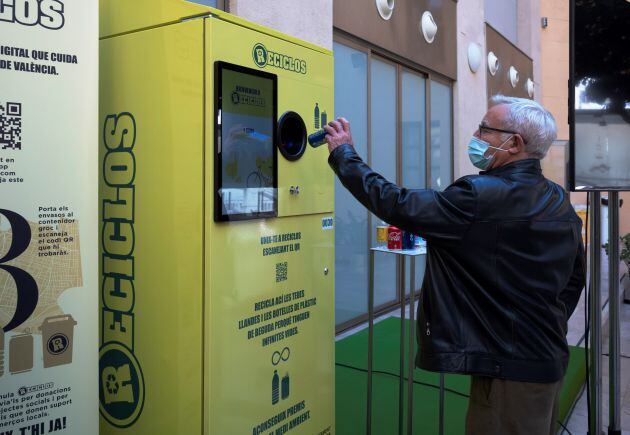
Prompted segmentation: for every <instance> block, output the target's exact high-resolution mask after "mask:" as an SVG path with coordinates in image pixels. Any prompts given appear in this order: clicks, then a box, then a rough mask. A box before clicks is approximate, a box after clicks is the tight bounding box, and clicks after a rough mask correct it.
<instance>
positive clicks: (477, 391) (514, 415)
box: [466, 376, 562, 435]
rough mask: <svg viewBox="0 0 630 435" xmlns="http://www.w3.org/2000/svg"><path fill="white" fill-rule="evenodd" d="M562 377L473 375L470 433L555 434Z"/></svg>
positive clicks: (495, 434)
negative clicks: (519, 379) (551, 380)
mask: <svg viewBox="0 0 630 435" xmlns="http://www.w3.org/2000/svg"><path fill="white" fill-rule="evenodd" d="M561 389H562V381H561V380H560V381H558V382H554V383H550V384H539V383H533V382H516V381H507V380H504V379H496V378H488V377H482V376H473V377H472V382H471V385H470V401H469V404H468V414H467V416H466V435H555V434H556V433H557V432H558V427H559V425H558V423H557V421H558V403H559V399H560V390H561Z"/></svg>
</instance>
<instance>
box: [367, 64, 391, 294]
mask: <svg viewBox="0 0 630 435" xmlns="http://www.w3.org/2000/svg"><path fill="white" fill-rule="evenodd" d="M371 67H372V68H371V74H372V77H371V93H372V94H371V106H370V107H371V109H372V114H371V115H372V116H371V118H372V119H371V120H370V122H371V127H372V129H371V133H372V167H373V168H374V170H375V171H377V172H378V173H380V174H381V175H382V176H384V177H385V178H387V179H388V180H390V181H392V182H396V67H395V66H394V65H391V64H389V63H385V62H381V61H379V60H373V61H372V65H371ZM378 223H379V219H378V218H377V217H376V216H373V218H372V225H371V231H372V234H373V240H374V241H375V240H376V226H377V225H378ZM395 300H396V258H395V257H394V256H393V255H383V254H381V255H376V259H375V271H374V304H375V306H379V305H382V304H385V303H387V302H393V301H395Z"/></svg>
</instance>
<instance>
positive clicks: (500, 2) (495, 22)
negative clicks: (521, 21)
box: [482, 0, 529, 44]
mask: <svg viewBox="0 0 630 435" xmlns="http://www.w3.org/2000/svg"><path fill="white" fill-rule="evenodd" d="M527 1H529V0H518V1H517V0H485V5H484V3H482V7H484V6H485V15H486V17H485V19H486V21H487V22H488V23H489V24H490V25H491V26H492V27H494V28H495V29H497V30H498V31H499V33H501V34H502V35H503V36H505V37H506V38H507V39H509V40H510V41H511V42H512V43H513V44H516V43H517V41H518V26H517V16H518V13H517V9H518V8H519V7H520V4H521V3H524V2H527ZM517 4H518V6H517ZM519 18H520V17H519Z"/></svg>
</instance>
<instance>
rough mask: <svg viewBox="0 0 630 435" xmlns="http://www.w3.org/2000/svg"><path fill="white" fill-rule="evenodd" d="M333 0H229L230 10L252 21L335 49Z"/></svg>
mask: <svg viewBox="0 0 630 435" xmlns="http://www.w3.org/2000/svg"><path fill="white" fill-rule="evenodd" d="M338 1H340V0H338ZM341 1H342V0H341ZM332 2H333V0H230V2H229V3H230V4H229V11H230V13H232V14H234V15H238V16H240V17H242V18H245V19H247V20H249V21H253V22H255V23H258V24H263V25H265V26H268V27H271V28H273V29H276V30H278V31H280V32H283V33H286V34H288V35H291V36H295V37H297V38H301V39H304V40H306V41H308V42H311V43H313V44H317V45H320V46H322V47H324V48H328V49H330V50H332V43H333V33H332V32H333V30H332V29H333V15H332Z"/></svg>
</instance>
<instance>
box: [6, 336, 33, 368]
mask: <svg viewBox="0 0 630 435" xmlns="http://www.w3.org/2000/svg"><path fill="white" fill-rule="evenodd" d="M32 368H33V336H32V335H31V334H30V333H26V334H20V335H14V336H13V337H11V340H10V341H9V372H11V374H12V375H14V374H17V373H24V372H28V371H31V369H32Z"/></svg>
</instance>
